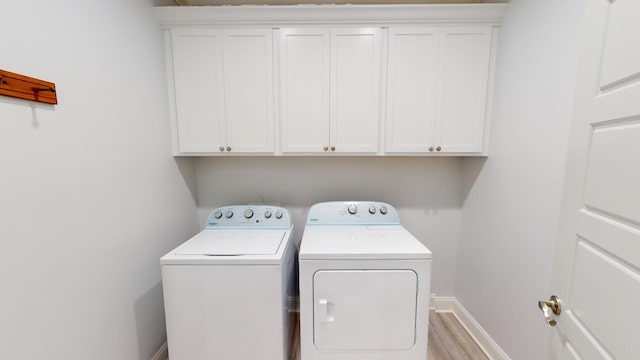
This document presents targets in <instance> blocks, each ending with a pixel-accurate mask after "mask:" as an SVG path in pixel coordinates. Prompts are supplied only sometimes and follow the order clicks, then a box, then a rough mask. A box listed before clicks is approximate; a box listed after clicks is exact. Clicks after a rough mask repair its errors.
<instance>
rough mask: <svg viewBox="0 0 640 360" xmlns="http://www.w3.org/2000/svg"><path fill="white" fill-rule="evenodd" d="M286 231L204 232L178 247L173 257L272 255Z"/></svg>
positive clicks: (276, 250)
mask: <svg viewBox="0 0 640 360" xmlns="http://www.w3.org/2000/svg"><path fill="white" fill-rule="evenodd" d="M285 233H286V230H204V231H202V232H200V233H199V234H198V235H196V236H194V237H193V238H192V239H191V240H189V241H187V242H186V243H184V245H182V246H180V247H178V248H177V249H176V251H175V253H174V254H175V255H210V256H224V255H227V256H229V255H272V254H276V253H277V252H278V248H279V247H280V244H281V243H282V239H283V238H284V236H285Z"/></svg>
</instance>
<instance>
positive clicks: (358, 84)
mask: <svg viewBox="0 0 640 360" xmlns="http://www.w3.org/2000/svg"><path fill="white" fill-rule="evenodd" d="M380 45H381V37H380V29H378V28H345V29H331V115H330V119H331V120H330V122H331V134H330V141H331V150H332V151H336V152H347V153H375V152H377V150H378V131H379V129H378V127H379V123H380V120H379V117H380V116H379V114H380V109H379V103H378V101H379V98H380V94H379V92H380V47H381V46H380Z"/></svg>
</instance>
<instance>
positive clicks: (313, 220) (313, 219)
mask: <svg viewBox="0 0 640 360" xmlns="http://www.w3.org/2000/svg"><path fill="white" fill-rule="evenodd" d="M309 221H312V222H318V221H320V219H318V218H312V219H309Z"/></svg>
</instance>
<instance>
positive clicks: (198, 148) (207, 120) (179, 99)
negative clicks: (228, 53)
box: [171, 29, 226, 153]
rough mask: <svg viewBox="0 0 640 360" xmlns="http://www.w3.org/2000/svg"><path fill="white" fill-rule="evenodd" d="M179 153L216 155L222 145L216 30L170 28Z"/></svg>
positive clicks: (221, 92)
mask: <svg viewBox="0 0 640 360" xmlns="http://www.w3.org/2000/svg"><path fill="white" fill-rule="evenodd" d="M171 44H172V47H173V71H174V78H175V99H176V120H177V124H176V125H177V130H178V144H179V150H180V152H182V153H198V152H217V151H219V147H220V146H223V145H225V144H226V137H225V126H224V89H223V87H222V33H221V32H220V30H202V29H198V30H194V29H173V30H172V32H171Z"/></svg>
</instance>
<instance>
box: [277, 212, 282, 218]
mask: <svg viewBox="0 0 640 360" xmlns="http://www.w3.org/2000/svg"><path fill="white" fill-rule="evenodd" d="M280 218H282V211H280V210H276V219H280Z"/></svg>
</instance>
